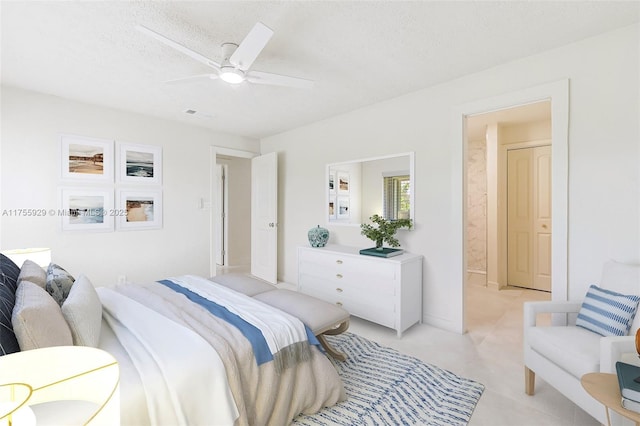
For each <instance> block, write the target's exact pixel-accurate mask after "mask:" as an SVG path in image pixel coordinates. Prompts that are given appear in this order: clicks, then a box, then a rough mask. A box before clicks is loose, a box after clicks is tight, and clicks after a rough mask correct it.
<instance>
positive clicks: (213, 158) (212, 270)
mask: <svg viewBox="0 0 640 426" xmlns="http://www.w3.org/2000/svg"><path fill="white" fill-rule="evenodd" d="M218 155H225V156H227V157H240V158H248V159H251V158H253V157H257V156H258V155H260V153H258V152H251V151H242V150H239V149H232V148H224V147H221V146H215V145H212V146H210V147H209V199H210V200H211V202H210V203H209V205H210V208H209V210H210V214H209V276H211V277H215V276H216V273H217V272H216V271H217V268H216V253H215V229H216V223H215V221H216V218H215V214H214V210H215V209H214V208H213V202H214V200H216V199H217V197H218V189H217V183H216V182H217V180H218V177H217V173H216V164H217V157H218ZM227 255H228V253H227ZM227 259H228V257H227Z"/></svg>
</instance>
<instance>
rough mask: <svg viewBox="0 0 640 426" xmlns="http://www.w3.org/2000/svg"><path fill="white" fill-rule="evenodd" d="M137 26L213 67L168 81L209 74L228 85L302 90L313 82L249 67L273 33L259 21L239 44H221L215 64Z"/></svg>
mask: <svg viewBox="0 0 640 426" xmlns="http://www.w3.org/2000/svg"><path fill="white" fill-rule="evenodd" d="M136 29H138V31H140V32H142V33H144V34H146V35H148V36H150V37H153V38H155V39H156V40H158V41H160V42H162V43H164V44H166V45H167V46H169V47H172V48H173V49H176V50H177V51H179V52H182V53H184V54H185V55H187V56H189V57H191V58H193V59H195V60H196V61H198V62H201V63H203V64H205V65H207V66H208V67H211V68H213V69H214V70H215V72H214V73H210V74H199V75H194V76H190V77H184V78H179V79H176V80H170V82H175V81H182V80H190V79H194V78H202V77H208V78H211V79H214V80H215V79H218V78H219V79H220V80H222V81H224V82H227V83H229V84H239V83H242V82H243V81H248V82H250V83H256V84H271V85H276V86H287V87H295V88H301V89H309V88H312V87H313V84H314V83H313V81H311V80H306V79H304V78H297V77H289V76H286V75H280V74H273V73H268V72H262V71H255V70H250V68H251V65H253V62H254V61H255V60H256V58H257V57H258V55H259V54H260V52H262V49H264V47H265V46H266V45H267V43H268V42H269V40H270V39H271V36H272V35H273V30H271V29H270V28H269V27H267V26H266V25H264V24H263V23H262V22H258V23H256V24H255V25H254V27H253V28H252V29H251V31H250V32H249V34H247V36H246V37H245V38H244V40H242V43H240V44H239V45H238V44H235V43H223V44H222V46H221V47H222V63H217V62H215V61H213V60H211V59H209V58H207V57H205V56H203V55H201V54H199V53H198V52H195V51H193V50H191V49H189V48H187V47H185V46H183V45H181V44H180V43H177V42H175V41H173V40H171V39H169V38H167V37H165V36H163V35H162V34H158V33H156V32H155V31H153V30H150V29H149V28H147V27H145V26H142V25H137V26H136Z"/></svg>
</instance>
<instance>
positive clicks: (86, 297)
mask: <svg viewBox="0 0 640 426" xmlns="http://www.w3.org/2000/svg"><path fill="white" fill-rule="evenodd" d="M25 266H26V268H25ZM25 266H23V268H22V269H21V270H20V273H19V276H18V277H17V279H16V284H15V288H16V291H15V306H14V307H13V316H12V324H13V328H14V332H15V334H16V336H17V337H16V338H17V340H18V341H19V343H20V349H22V350H25V349H32V348H34V347H37V345H41V346H42V345H44V346H52V345H65V344H69V341H68V336H67V334H66V333H65V332H64V330H63V331H61V332H56V333H52V331H51V328H52V327H53V326H54V324H58V323H60V321H59V318H60V317H62V318H63V319H64V323H65V324H66V325H67V326H68V329H69V334H70V335H71V340H72V343H71V344H74V345H87V346H95V347H98V348H100V349H103V350H105V351H107V352H109V353H111V354H112V355H113V356H114V357H115V358H116V359H117V360H118V363H119V367H120V400H121V423H122V424H123V425H145V424H154V425H156V424H158V425H162V424H171V425H174V424H207V425H218V424H219V425H285V424H289V423H290V422H291V420H292V419H293V418H294V417H295V416H297V415H298V414H299V413H305V414H310V413H315V412H317V411H319V410H320V409H322V408H323V407H326V406H332V405H334V404H335V403H337V402H339V401H342V400H344V398H345V392H344V387H343V385H342V381H341V380H340V377H339V376H338V374H337V372H336V370H335V368H334V367H333V365H332V364H331V361H329V359H328V358H327V357H326V355H325V354H324V353H323V352H322V349H321V347H320V345H319V344H318V342H317V340H315V338H314V336H313V333H310V331H309V329H308V328H306V327H305V326H304V325H303V324H302V323H300V321H299V320H298V319H297V318H295V317H292V316H290V315H288V314H286V313H284V312H282V311H278V310H277V309H274V308H272V307H270V306H268V305H266V304H264V303H261V302H260V301H257V300H254V299H252V298H251V297H248V296H246V295H243V294H241V293H238V292H235V291H233V290H231V289H229V288H227V287H225V286H222V285H220V284H216V283H215V282H213V281H210V280H207V279H205V278H203V277H196V276H181V277H173V278H170V279H168V280H160V281H158V282H150V283H143V284H126V285H120V286H115V287H109V288H107V287H100V288H97V289H96V288H94V287H93V285H92V284H91V283H90V281H89V280H88V279H87V277H85V276H84V275H80V276H78V279H77V280H73V281H72V282H70V283H69V282H65V280H64V279H60V275H64V273H62V272H60V270H59V269H58V270H57V271H58V272H52V271H51V267H50V268H49V270H48V271H46V272H45V271H44V270H43V269H42V268H40V270H38V269H37V268H39V267H37V268H36V267H34V265H30V264H27V265H25ZM36 266H37V265H36ZM56 266H57V265H56ZM58 268H59V267H58ZM5 269H6V268H5ZM60 269H62V268H60ZM64 272H66V271H64ZM43 273H44V277H43ZM57 273H58V274H59V275H56V274H57ZM3 276H4V275H3ZM56 279H57V281H58V283H56ZM43 280H44V281H43ZM5 281H6V280H5ZM34 281H35V283H34ZM67 281H71V277H70V276H69V277H68V280H67ZM59 283H64V284H60V285H59ZM43 284H44V286H43ZM5 287H6V286H5ZM51 287H55V289H51ZM45 295H46V296H48V297H49V298H50V299H51V300H53V301H54V303H53V304H52V303H50V302H51V300H46V298H45V297H44V296H45ZM36 296H37V297H36ZM57 298H58V299H57ZM60 298H62V299H63V300H62V303H55V302H59V299H60ZM34 299H37V300H39V302H38V303H36V304H35V305H36V306H37V308H38V309H37V312H38V313H37V314H33V312H34V310H33V309H31V314H29V312H30V309H29V307H28V306H26V305H28V304H32V305H33V303H32V302H31V301H32V300H34ZM43 301H44V302H43ZM45 302H46V303H45ZM43 303H45V304H46V306H47V307H46V309H43V308H42V306H43ZM53 305H56V306H58V308H59V311H60V312H59V313H57V312H56V307H55V306H53ZM45 311H46V313H47V315H46V317H47V325H46V327H47V328H48V329H49V330H48V331H47V332H46V333H42V335H41V336H37V333H36V336H35V337H34V334H33V330H30V332H29V336H30V337H29V338H28V339H27V338H25V337H24V335H25V327H31V328H37V327H38V326H37V325H35V324H27V323H28V322H29V321H31V322H37V321H42V317H43V315H42V313H43V312H45ZM38 318H40V319H38ZM51 318H54V319H55V320H52V319H51ZM59 328H60V329H64V327H63V326H62V324H59ZM256 330H257V331H256ZM21 335H22V337H21ZM259 335H262V338H261V339H260V337H259ZM256 336H258V337H256ZM5 337H6V336H2V339H5ZM23 346H24V347H23Z"/></svg>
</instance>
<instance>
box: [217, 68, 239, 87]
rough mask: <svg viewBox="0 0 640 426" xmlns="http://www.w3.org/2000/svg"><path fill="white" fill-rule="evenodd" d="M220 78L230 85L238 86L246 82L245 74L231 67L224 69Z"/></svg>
mask: <svg viewBox="0 0 640 426" xmlns="http://www.w3.org/2000/svg"><path fill="white" fill-rule="evenodd" d="M218 76H219V77H220V79H221V80H222V81H224V82H227V83H229V84H238V83H242V82H243V81H244V73H243V72H242V71H240V70H239V69H236V68H233V67H229V66H226V67H222V69H221V70H220V74H219V75H218Z"/></svg>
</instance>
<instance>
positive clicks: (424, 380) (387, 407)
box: [292, 333, 484, 426]
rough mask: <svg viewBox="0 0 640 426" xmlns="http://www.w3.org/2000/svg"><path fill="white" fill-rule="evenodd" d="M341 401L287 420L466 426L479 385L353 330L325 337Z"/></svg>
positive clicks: (315, 425) (309, 424) (311, 425)
mask: <svg viewBox="0 0 640 426" xmlns="http://www.w3.org/2000/svg"><path fill="white" fill-rule="evenodd" d="M328 340H329V341H330V342H331V344H332V345H333V346H334V347H335V348H337V349H338V350H340V351H342V352H344V353H346V354H347V356H348V358H347V361H345V362H340V361H333V363H334V365H335V366H336V369H337V370H338V373H339V374H340V377H342V381H343V382H344V387H345V390H346V393H347V400H346V401H344V402H341V403H338V404H336V405H335V406H333V407H329V408H324V409H323V410H321V411H320V412H318V413H316V414H314V415H300V416H298V417H296V418H295V419H294V421H293V423H292V424H293V425H305V426H319V425H326V426H328V425H344V426H355V425H393V426H395V425H421V426H422V425H443V426H444V425H446V426H450V425H466V424H467V423H468V422H469V419H470V418H471V414H472V413H473V410H474V408H475V406H476V404H477V403H478V400H479V399H480V396H481V395H482V392H483V391H484V385H482V384H480V383H478V382H475V381H473V380H470V379H465V378H464V377H460V376H458V375H456V374H453V373H451V372H450V371H446V370H443V369H441V368H438V367H436V366H433V365H429V364H425V363H424V362H422V361H420V360H419V359H417V358H413V357H411V356H408V355H404V354H401V353H400V352H398V351H396V350H395V349H391V348H387V347H384V346H380V345H379V344H377V343H375V342H372V341H370V340H367V339H365V338H363V337H360V336H358V335H356V334H353V333H343V334H341V335H339V336H328Z"/></svg>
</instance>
